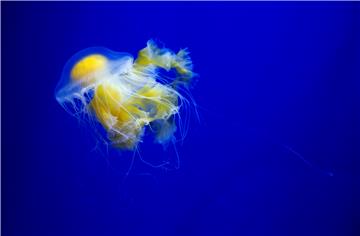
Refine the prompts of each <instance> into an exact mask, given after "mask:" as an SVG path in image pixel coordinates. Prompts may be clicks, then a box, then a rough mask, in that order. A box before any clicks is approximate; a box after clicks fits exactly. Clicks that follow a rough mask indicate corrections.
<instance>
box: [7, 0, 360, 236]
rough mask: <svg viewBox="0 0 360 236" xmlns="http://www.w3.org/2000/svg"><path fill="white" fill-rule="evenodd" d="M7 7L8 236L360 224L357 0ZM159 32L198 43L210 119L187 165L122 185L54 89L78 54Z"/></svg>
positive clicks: (187, 150)
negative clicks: (344, 0)
mask: <svg viewBox="0 0 360 236" xmlns="http://www.w3.org/2000/svg"><path fill="white" fill-rule="evenodd" d="M1 6H2V7H1V8H2V9H1V12H2V52H1V53H2V233H3V234H2V235H4V236H8V235H27V236H29V235H36V236H41V235H46V236H52V235H54V236H55V235H56V236H57V235H71V236H72V235H99V236H100V235H101V236H107V235H109V236H110V235H307V236H308V235H360V230H359V225H360V223H359V222H360V218H359V203H358V200H359V182H358V181H359V161H358V158H359V156H360V155H359V143H360V142H359V133H360V132H359V101H360V99H359V85H360V84H359V78H360V77H359V76H360V74H359V42H360V37H359V31H360V25H359V23H360V20H359V19H360V18H359V10H360V7H359V4H358V3H249V2H248V3H245V2H244V3H240V2H239V3H160V2H159V3H120V2H118V3H115V2H114V3H95V2H94V3H9V2H5V3H4V2H2V3H1ZM150 38H155V39H159V40H161V41H162V42H164V43H165V45H166V46H167V47H168V48H171V49H173V50H178V49H179V48H183V47H188V48H189V50H190V52H191V56H192V59H193V62H194V65H195V68H194V69H195V71H196V72H197V73H199V75H200V77H199V79H198V83H197V84H196V86H195V88H194V89H193V90H192V93H193V96H194V98H195V99H196V101H197V103H198V104H199V113H200V117H201V121H200V122H198V121H197V120H196V119H193V120H192V123H191V129H190V132H189V134H188V136H187V139H186V140H185V142H184V143H183V145H179V146H178V151H179V153H180V156H181V168H180V169H179V170H168V171H166V170H163V169H159V168H158V169H156V168H150V167H148V166H146V165H144V164H142V163H141V162H140V161H139V160H136V161H135V165H134V168H133V170H132V171H131V173H130V175H129V177H128V178H127V179H126V180H125V181H124V178H123V177H124V172H125V171H126V168H127V167H128V166H129V160H130V159H129V158H131V156H129V155H128V154H124V155H122V156H119V155H115V154H114V153H113V152H111V153H110V154H109V155H108V156H107V157H105V158H104V157H103V156H101V155H99V153H98V152H93V151H91V150H92V149H93V148H94V145H95V142H94V140H93V138H92V137H91V136H89V133H88V132H87V131H86V129H84V128H83V127H81V126H80V125H79V124H78V123H77V121H76V120H75V119H73V118H72V117H70V116H69V115H68V114H67V113H66V112H65V111H64V110H63V109H62V108H61V107H60V106H59V105H58V104H57V103H56V101H55V99H54V89H55V86H56V84H57V82H58V80H59V79H60V75H61V71H62V69H63V66H64V64H65V62H66V61H67V60H68V59H69V58H70V57H71V56H72V55H73V54H74V53H76V52H77V51H79V50H81V49H84V48H86V47H90V46H105V47H108V48H110V49H112V50H115V51H123V52H129V53H132V54H136V52H137V51H138V50H139V49H141V48H143V47H144V46H145V43H146V41H147V40H148V39H150ZM141 149H142V155H143V157H144V158H145V159H147V160H149V161H154V162H156V161H157V158H158V156H157V155H158V154H159V153H161V150H160V151H159V148H158V147H157V146H156V145H154V144H153V143H152V141H151V140H150V141H146V142H145V143H143V144H142V146H141ZM168 155H173V154H171V153H170V154H168ZM302 158H304V159H305V161H304V160H302Z"/></svg>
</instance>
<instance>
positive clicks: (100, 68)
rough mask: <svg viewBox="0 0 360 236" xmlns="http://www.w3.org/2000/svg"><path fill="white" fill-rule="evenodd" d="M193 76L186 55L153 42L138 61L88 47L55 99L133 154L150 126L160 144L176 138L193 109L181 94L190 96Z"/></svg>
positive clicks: (69, 69)
mask: <svg viewBox="0 0 360 236" xmlns="http://www.w3.org/2000/svg"><path fill="white" fill-rule="evenodd" d="M166 73H169V74H173V75H174V76H173V77H171V78H170V77H168V76H166V75H165V74H166ZM194 75H195V74H194V73H193V72H192V63H191V60H190V57H189V55H188V52H187V51H186V50H180V51H179V52H178V53H176V54H175V53H174V52H172V51H171V50H169V49H166V48H160V47H159V46H158V45H157V44H156V43H155V42H154V41H152V40H150V41H148V43H147V46H146V47H145V48H144V49H142V50H140V51H139V53H138V56H137V58H136V59H135V60H134V58H133V57H132V56H131V55H130V54H127V53H118V52H113V51H110V50H108V49H106V48H89V49H85V50H83V51H81V52H79V53H78V54H76V55H74V56H73V57H72V58H71V59H70V60H69V61H68V63H67V64H66V65H65V68H64V71H63V74H62V77H61V80H60V82H59V84H58V86H57V88H56V91H55V97H56V99H57V101H58V102H59V104H60V105H62V106H63V107H64V108H65V110H66V111H68V112H69V113H70V114H71V115H73V116H75V117H76V118H78V119H79V120H81V121H85V123H86V124H88V125H90V126H91V127H93V128H96V127H99V126H100V128H101V129H102V130H103V131H105V134H106V135H105V137H104V138H103V140H107V141H109V142H110V143H111V144H112V146H114V147H116V148H119V149H128V150H133V149H134V148H136V147H137V145H138V144H139V142H141V140H142V137H143V135H144V131H145V129H146V127H149V130H150V131H152V132H153V133H154V137H155V141H156V142H158V143H167V142H168V141H170V140H171V139H172V138H173V137H174V133H175V131H176V130H177V122H176V120H177V118H178V119H179V118H180V114H179V112H180V108H181V106H185V107H186V106H188V105H189V104H190V102H189V100H188V99H187V98H186V94H188V93H187V92H185V94H182V93H181V92H180V91H186V89H187V87H188V85H189V84H190V83H191V80H192V78H193V77H194ZM96 133H97V134H98V135H101V132H96ZM103 133H104V132H103Z"/></svg>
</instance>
